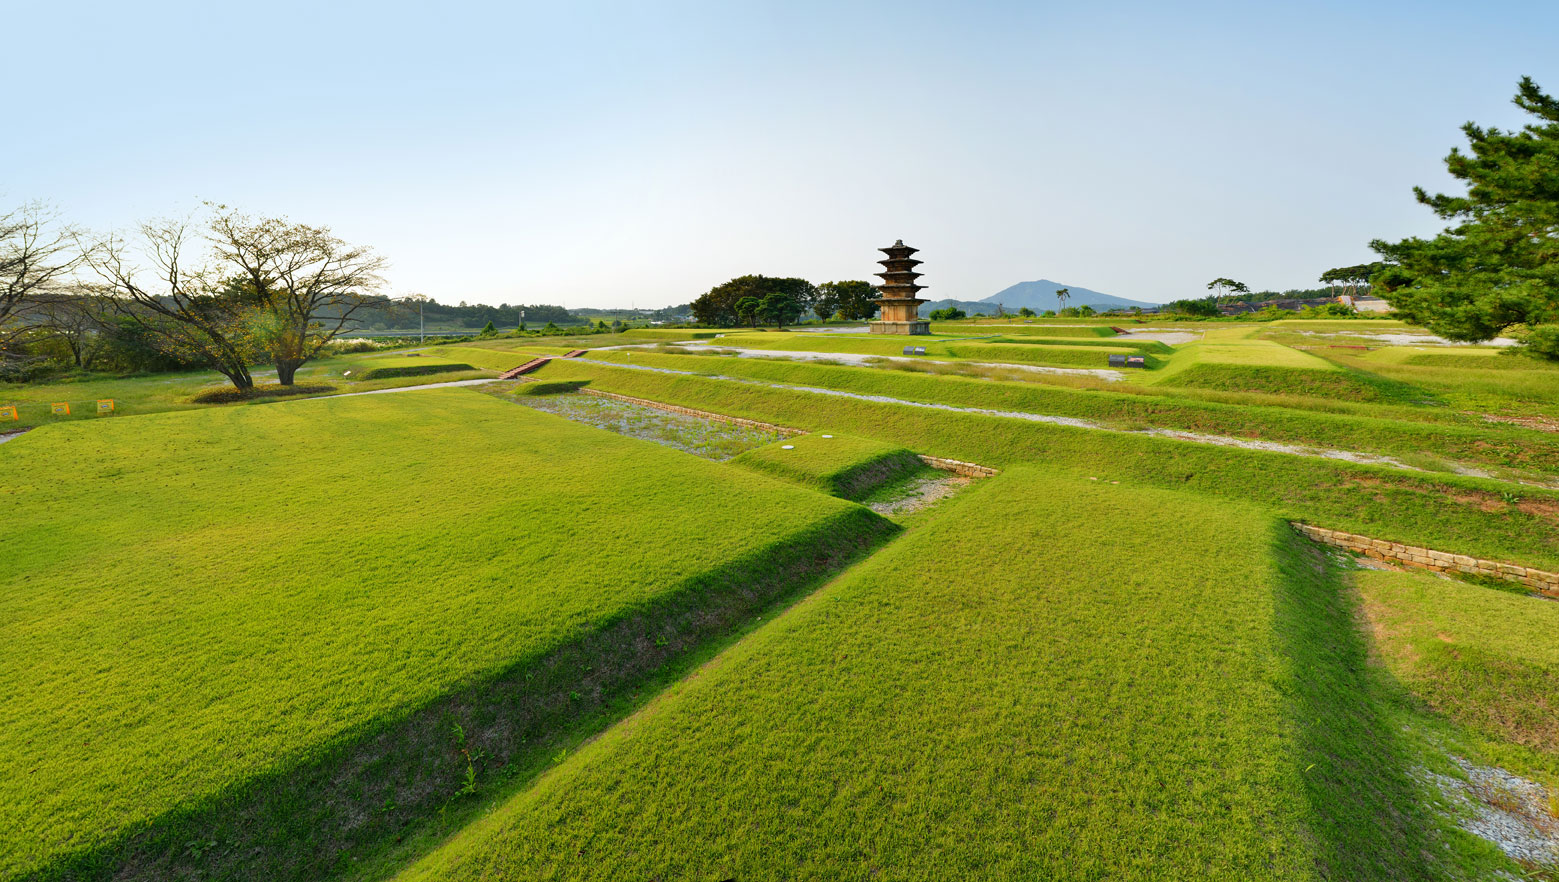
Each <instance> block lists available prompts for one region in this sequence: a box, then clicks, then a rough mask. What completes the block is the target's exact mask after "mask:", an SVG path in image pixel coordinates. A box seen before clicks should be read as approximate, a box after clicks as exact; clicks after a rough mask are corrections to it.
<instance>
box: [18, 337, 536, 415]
mask: <svg viewBox="0 0 1559 882" xmlns="http://www.w3.org/2000/svg"><path fill="white" fill-rule="evenodd" d="M402 359H404V360H405V362H406V363H407V364H410V363H414V362H418V360H417V359H415V358H405V356H403V355H399V354H389V355H383V354H373V355H347V356H337V357H334V358H324V359H319V360H316V361H311V362H309V363H308V364H305V365H304V366H303V367H302V368H301V369H299V370H298V374H297V378H296V379H297V382H298V384H299V385H304V384H307V385H315V384H324V385H327V386H331V387H333V388H334V390H335V392H336V393H344V392H367V391H371V390H374V389H393V388H395V387H397V386H415V385H419V384H423V383H443V382H449V381H454V380H475V379H483V378H487V377H492V376H493V374H492V371H491V370H479V369H469V370H461V371H457V372H454V373H440V374H439V375H438V376H436V377H433V378H431V379H425V378H423V377H420V376H400V377H389V378H377V379H364V377H363V376H362V374H363V372H364V371H365V369H366V368H367V367H370V366H372V365H374V364H380V365H386V364H393V363H397V362H399V361H401V360H402ZM430 360H437V359H430ZM463 360H464V359H463ZM472 363H473V364H475V362H472ZM505 367H514V365H512V364H511V365H506V366H505ZM347 371H351V372H352V373H351V375H347V374H346V372H347ZM255 380H256V382H258V383H262V384H264V383H275V382H276V374H275V371H269V370H264V369H260V368H256V373H255ZM231 388H232V384H231V383H230V382H228V380H227V378H225V377H223V376H222V375H221V374H218V373H216V372H215V371H184V372H178V373H168V374H143V375H137V376H129V377H122V376H115V375H112V374H98V373H87V374H79V375H72V376H66V377H60V378H57V379H53V380H49V381H47V382H42V383H28V384H13V383H0V405H5V404H15V405H17V406H18V407H19V416H20V417H21V420H20V421H19V422H15V423H13V422H11V421H10V420H5V421H0V431H4V430H5V429H9V428H13V427H28V426H47V425H55V424H58V423H67V422H77V421H81V420H91V421H96V420H104V419H116V418H119V417H125V416H133V415H136V414H148V413H162V412H165V411H171V410H207V409H210V408H211V407H212V406H213V405H204V404H196V403H195V402H194V401H192V400H191V399H193V398H194V397H195V396H196V395H198V394H200V393H202V392H210V391H212V390H221V389H231ZM99 399H113V400H114V412H113V413H112V414H106V415H100V414H98V412H97V408H96V405H97V401H98V400H99ZM274 401H275V399H269V400H265V399H262V400H260V401H256V402H251V403H245V404H241V405H239V406H244V407H248V406H258V405H266V404H271V403H274ZM55 402H65V403H68V404H69V405H70V415H69V416H55V415H54V414H53V412H52V410H51V405H53V404H54V403H55Z"/></svg>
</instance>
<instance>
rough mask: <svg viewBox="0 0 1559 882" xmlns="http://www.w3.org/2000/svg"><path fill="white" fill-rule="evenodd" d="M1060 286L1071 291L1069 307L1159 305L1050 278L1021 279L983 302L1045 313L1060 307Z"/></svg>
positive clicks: (1127, 307)
mask: <svg viewBox="0 0 1559 882" xmlns="http://www.w3.org/2000/svg"><path fill="white" fill-rule="evenodd" d="M1057 288H1066V289H1068V290H1069V291H1070V292H1071V296H1069V297H1067V299H1066V305H1067V306H1083V305H1087V306H1092V307H1093V308H1094V309H1117V308H1120V309H1130V308H1131V307H1133V306H1141V307H1143V308H1144V309H1146V308H1149V307H1154V306H1158V304H1157V303H1147V302H1145V301H1142V300H1127V299H1126V298H1125V297H1116V296H1115V295H1113V294H1103V293H1100V292H1098V291H1093V290H1090V289H1088V288H1080V287H1078V286H1076V285H1063V284H1061V283H1060V282H1052V281H1050V280H1049V279H1037V280H1035V281H1032V282H1019V283H1017V284H1016V285H1013V286H1012V287H1010V288H1003V289H1002V290H1000V291H998V292H996V293H995V294H992V295H991V296H989V297H987V298H985V299H984V300H982V301H980V302H981V303H985V304H990V305H992V306H994V305H995V304H998V303H999V304H1001V305H1002V306H1003V307H1005V308H1006V310H1007V311H1008V312H1016V311H1018V310H1019V309H1021V308H1023V307H1025V306H1027V307H1028V308H1029V309H1032V310H1034V311H1035V312H1044V311H1045V310H1047V309H1060V308H1061V304H1060V302H1059V301H1058V300H1056V289H1057ZM966 311H967V310H966Z"/></svg>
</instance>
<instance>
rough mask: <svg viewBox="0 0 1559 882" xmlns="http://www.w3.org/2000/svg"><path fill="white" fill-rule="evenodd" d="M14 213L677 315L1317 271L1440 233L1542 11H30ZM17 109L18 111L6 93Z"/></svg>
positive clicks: (1294, 6) (760, 7)
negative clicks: (746, 295)
mask: <svg viewBox="0 0 1559 882" xmlns="http://www.w3.org/2000/svg"><path fill="white" fill-rule="evenodd" d="M22 2H25V5H21V6H19V7H16V8H12V9H9V10H8V11H7V12H6V15H5V18H6V22H7V28H8V30H11V31H12V34H11V36H10V38H9V39H8V40H7V48H6V50H5V52H4V53H3V54H0V69H3V71H4V74H5V76H6V79H7V82H11V83H13V84H16V83H20V84H22V85H23V88H13V89H10V90H7V91H8V98H7V103H8V105H9V106H10V110H11V113H10V114H9V115H8V116H9V117H10V120H9V122H10V125H8V127H7V128H8V132H7V134H6V136H5V137H4V138H3V139H0V207H6V206H13V205H17V204H20V203H23V202H27V201H32V200H44V201H46V202H48V203H50V204H51V205H52V206H53V207H54V209H55V210H56V211H57V212H58V213H59V214H60V215H61V216H62V217H64V218H66V219H68V220H69V221H71V222H72V223H75V224H79V225H81V226H83V227H86V228H89V229H91V230H94V231H98V232H101V233H107V232H111V231H127V230H133V228H134V226H135V224H136V223H138V222H140V221H143V220H146V219H153V218H163V217H183V216H187V215H191V214H195V213H198V212H199V211H200V209H201V206H202V204H203V203H204V202H207V201H209V202H216V203H223V204H227V205H231V206H235V207H237V208H240V209H242V210H244V211H246V212H249V213H252V214H257V215H266V216H273V215H274V216H285V217H288V218H290V219H292V220H294V221H298V222H302V223H309V224H314V225H323V226H328V227H330V228H331V229H332V230H333V231H334V232H335V234H336V235H338V236H340V237H341V238H343V239H345V240H347V241H349V242H352V243H357V244H366V245H371V246H373V247H374V248H376V249H377V250H378V251H379V252H381V253H382V254H383V255H384V256H386V257H387V258H388V259H389V261H390V269H389V272H388V274H387V279H388V287H387V289H386V292H387V293H390V294H392V295H395V294H405V293H411V292H421V293H426V294H428V295H431V296H432V297H434V298H436V299H437V300H439V301H441V302H450V303H453V302H458V301H466V302H469V303H493V304H497V303H554V304H562V305H565V306H570V307H580V306H596V307H626V306H637V307H659V306H667V305H672V304H677V303H685V302H688V301H689V300H691V299H692V298H694V297H696V296H697V295H699V294H700V293H702V292H704V291H706V290H708V289H709V288H711V287H713V286H715V285H717V284H719V283H721V282H723V281H725V280H727V279H729V278H732V277H734V276H738V275H743V274H746V273H761V274H765V275H777V276H800V277H803V278H807V279H810V280H811V281H813V282H823V281H830V280H838V279H858V278H869V277H870V274H871V273H873V272H875V271H877V270H878V269H879V268H878V267H877V266H876V265H875V261H876V260H877V259H878V258H880V257H881V256H882V255H880V254H878V253H877V252H876V249H877V248H878V247H880V246H883V245H888V244H891V243H892V242H893V241H894V240H895V239H903V240H904V241H905V242H906V243H907V244H910V245H914V246H916V247H918V248H920V249H921V252H922V253H921V254H919V255H918V256H919V257H920V258H922V259H923V260H924V261H925V265H924V266H922V267H921V268H920V269H921V270H922V271H923V272H925V274H926V275H925V278H924V279H922V283H923V284H927V285H929V286H930V288H929V290H928V291H926V292H924V293H923V294H922V296H925V297H930V298H935V299H940V298H955V299H964V300H977V299H981V298H984V297H986V296H989V295H991V294H994V293H996V292H997V291H999V290H1001V289H1002V288H1005V287H1007V286H1008V285H1011V284H1014V283H1016V282H1020V281H1025V280H1030V279H1038V278H1049V279H1053V280H1056V281H1058V282H1062V283H1064V284H1068V285H1076V286H1079V287H1087V288H1092V289H1094V290H1098V291H1103V292H1106V293H1110V294H1114V295H1118V296H1121V297H1128V298H1133V299H1137V300H1145V301H1153V302H1163V301H1167V300H1172V299H1176V298H1180V297H1187V296H1198V295H1201V294H1205V293H1206V290H1205V288H1206V284H1207V282H1208V280H1210V279H1212V278H1215V277H1219V276H1225V277H1229V278H1233V279H1237V280H1240V281H1243V282H1245V283H1246V284H1247V285H1249V286H1250V287H1251V288H1252V289H1253V290H1282V289H1285V288H1308V287H1315V286H1317V284H1318V283H1317V281H1316V277H1317V276H1319V275H1320V273H1321V272H1322V271H1323V270H1325V269H1327V268H1329V267H1333V266H1340V265H1347V264H1353V263H1360V262H1364V261H1367V260H1370V259H1371V257H1372V254H1371V252H1370V250H1369V248H1368V242H1369V240H1371V239H1373V238H1387V239H1396V238H1402V237H1405V236H1409V235H1426V234H1432V233H1433V232H1435V231H1436V230H1437V229H1439V227H1440V224H1439V223H1438V222H1437V221H1436V219H1435V218H1434V216H1433V215H1432V214H1431V213H1430V212H1429V211H1428V209H1426V208H1423V207H1422V206H1419V205H1418V204H1416V203H1415V202H1414V199H1413V196H1412V188H1413V186H1414V185H1422V186H1425V187H1428V188H1430V189H1432V190H1450V189H1454V188H1455V186H1456V182H1454V181H1453V180H1452V179H1450V178H1449V177H1448V176H1447V175H1446V174H1445V172H1444V167H1443V162H1442V160H1443V157H1444V156H1445V154H1446V153H1447V152H1448V150H1449V148H1450V147H1452V146H1453V145H1456V144H1459V143H1463V138H1462V135H1461V133H1460V131H1459V127H1460V126H1461V125H1462V124H1463V123H1464V122H1467V121H1468V120H1475V121H1477V122H1479V123H1482V124H1490V125H1499V126H1502V127H1510V126H1518V125H1520V124H1521V123H1522V122H1523V121H1524V120H1523V115H1522V114H1521V113H1520V111H1518V110H1517V109H1516V108H1515V107H1513V106H1512V105H1511V104H1510V99H1511V97H1512V96H1513V95H1514V93H1515V88H1516V83H1517V80H1518V79H1519V78H1520V77H1521V76H1522V75H1523V74H1525V75H1530V76H1532V77H1534V78H1535V79H1536V80H1537V81H1538V84H1539V85H1540V86H1542V87H1543V88H1544V90H1545V91H1547V92H1550V93H1553V92H1556V91H1559V51H1556V50H1555V43H1554V35H1555V34H1556V33H1559V3H1554V2H1551V0H1550V2H1525V3H1515V2H1498V0H1493V2H1485V3H1480V4H1450V3H1441V2H1435V0H1424V2H1369V0H1355V2H1336V3H1327V2H1319V3H1303V4H1300V3H1250V2H1240V3H1196V2H1186V3H1175V4H1163V3H1108V2H1095V3H1082V2H1073V3H1066V4H1061V3H1044V2H1030V3H1016V2H969V0H965V2H948V3H918V2H899V3H851V2H816V3H814V2H785V3H746V2H740V0H732V2H712V3H678V2H662V3H630V2H622V3H595V2H588V0H586V2H567V3H536V4H533V3H525V2H503V3H476V2H444V3H439V4H432V3H427V4H401V3H395V2H372V3H368V2H363V3H331V2H324V0H315V2H310V3H293V2H289V0H280V2H274V3H266V4H259V5H256V4H231V3H212V2H209V0H203V2H199V3H164V2H155V0H152V2H137V3H122V2H113V3H109V2H71V0H53V2H47V3H46V2H41V0H19V3H22ZM18 105H19V106H18Z"/></svg>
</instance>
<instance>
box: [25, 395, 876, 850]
mask: <svg viewBox="0 0 1559 882" xmlns="http://www.w3.org/2000/svg"><path fill="white" fill-rule="evenodd" d="M61 500H69V501H70V504H68V505H62V504H61ZM0 506H3V508H4V510H5V512H6V515H7V516H6V517H5V518H4V519H0V548H4V549H5V568H4V570H3V574H0V877H5V878H13V877H16V876H18V875H22V876H32V875H38V876H41V877H43V878H55V877H59V878H66V877H69V878H82V877H89V878H100V877H101V878H107V877H113V878H172V877H175V876H180V877H182V876H184V875H185V874H187V873H189V872H192V871H194V870H195V869H198V870H199V872H200V873H202V874H214V875H216V876H221V877H222V878H252V879H279V878H317V877H318V876H319V875H320V874H321V873H322V872H323V869H324V868H325V867H329V866H339V865H344V864H345V863H347V862H349V861H355V860H357V858H358V857H359V856H361V855H364V854H372V853H373V852H374V849H375V848H378V847H379V846H380V845H382V843H383V842H384V841H386V840H388V839H389V838H393V837H397V836H403V835H406V834H407V833H408V832H414V831H415V830H416V829H417V825H418V824H419V823H423V822H425V821H426V820H427V819H428V818H431V817H436V816H439V811H440V806H447V804H448V803H449V802H450V801H452V800H454V799H455V798H456V796H457V795H458V794H460V793H461V792H462V790H463V788H464V787H465V785H466V783H467V782H466V772H467V770H468V769H469V770H470V771H471V773H472V774H473V776H474V778H473V780H474V782H475V784H477V785H483V784H485V782H487V781H489V780H492V779H494V778H495V776H496V777H502V776H503V775H505V774H509V773H511V772H512V771H513V770H514V768H516V767H518V766H523V765H524V764H525V763H526V762H529V761H531V760H527V759H526V757H527V756H528V754H526V751H527V750H535V749H546V748H547V745H548V744H549V743H550V742H551V740H552V736H553V735H554V734H555V733H557V732H559V731H562V730H565V729H567V728H568V727H570V726H572V725H574V724H575V723H576V722H577V721H578V720H579V719H581V718H583V717H585V716H588V715H589V714H591V713H596V712H597V711H598V710H599V707H600V706H601V705H602V703H603V702H604V701H606V700H608V699H610V698H611V697H612V696H613V695H615V694H616V693H617V692H619V691H621V690H622V689H623V688H631V687H633V684H635V683H641V682H643V678H644V677H645V676H647V675H648V674H649V673H651V672H652V671H653V670H654V669H656V668H658V667H659V666H661V665H663V664H664V663H665V662H666V661H667V660H668V659H669V658H671V657H673V654H674V653H675V652H677V651H680V650H683V649H686V648H688V647H689V646H692V645H696V644H697V643H698V641H700V640H703V639H706V638H708V637H709V634H710V629H712V628H713V629H716V630H718V628H721V627H728V626H729V625H730V623H731V622H740V621H743V620H744V616H746V615H750V614H751V611H752V610H753V609H754V608H760V607H761V605H762V604H763V603H765V602H768V601H769V600H771V599H772V598H774V597H775V596H777V595H778V594H780V593H783V592H784V591H786V590H793V589H794V588H795V586H796V585H797V584H799V582H802V581H805V580H806V579H808V578H813V577H815V576H816V575H817V574H818V573H819V572H825V571H827V570H828V569H829V568H830V567H833V566H837V565H838V563H839V561H840V560H842V559H843V558H846V557H848V556H850V555H852V554H854V553H856V552H857V551H858V550H859V549H860V548H862V547H863V546H864V545H868V544H870V543H871V542H873V541H875V539H876V538H877V537H879V536H881V535H883V534H884V533H885V531H887V530H891V529H892V528H891V527H890V526H889V525H887V523H886V522H885V521H883V520H882V519H880V518H878V517H877V516H876V515H873V514H872V513H871V512H869V511H868V510H866V509H864V508H861V507H859V506H856V505H854V504H851V503H847V502H844V501H841V500H837V499H833V498H829V497H827V496H824V495H822V494H819V493H815V492H812V491H808V490H805V489H802V488H799V487H795V486H792V485H788V484H785V483H783V482H780V481H777V480H774V479H771V478H768V477H764V476H762V475H759V474H756V473H754V472H752V471H749V470H746V469H741V468H736V467H732V466H727V465H721V464H717V463H711V462H708V461H705V460H702V459H699V458H696V457H692V456H687V455H684V454H682V453H679V452H677V451H674V450H670V449H668V448H665V447H661V446H658V445H655V444H652V443H649V442H643V441H636V440H632V439H627V438H623V437H621V436H618V435H615V434H612V433H609V432H605V431H601V430H598V429H594V428H591V427H587V426H582V425H579V424H576V423H571V422H568V421H566V420H562V419H559V418H557V417H553V416H550V415H547V414H542V413H538V412H536V411H533V410H530V409H527V408H522V407H519V406H516V405H514V404H511V403H508V402H505V401H502V400H500V399H497V398H495V397H492V396H487V395H481V394H478V393H475V392H472V391H469V390H430V391H422V392H411V393H405V394H400V395H380V396H366V397H357V398H326V399H317V400H312V401H295V402H286V403H278V404H271V405H266V406H263V407H227V408H214V409H210V410H207V411H203V412H197V413H167V414H156V415H148V416H138V417H126V418H117V419H112V420H102V421H98V422H94V423H85V422H77V423H72V424H65V425H55V426H48V427H45V428H43V429H40V430H38V431H35V432H32V433H30V434H28V435H25V436H22V437H21V438H20V439H17V440H14V441H11V442H9V443H7V444H5V445H4V447H3V448H0ZM84 513H90V515H84ZM457 726H458V727H459V728H458V729H457V728H456V727H457ZM462 751H466V752H465V753H462ZM225 874H231V875H225ZM202 877H203V878H204V877H205V876H204V875H203V876H202Z"/></svg>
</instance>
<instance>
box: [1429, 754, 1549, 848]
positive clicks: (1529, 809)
mask: <svg viewBox="0 0 1559 882" xmlns="http://www.w3.org/2000/svg"><path fill="white" fill-rule="evenodd" d="M1451 760H1452V761H1453V762H1455V763H1456V765H1457V767H1459V768H1460V769H1461V771H1462V773H1463V774H1464V775H1466V776H1467V778H1466V780H1462V779H1460V778H1453V777H1451V776H1449V775H1440V774H1436V773H1434V772H1429V771H1427V770H1426V771H1425V772H1424V773H1423V774H1424V775H1425V777H1427V778H1428V779H1429V780H1431V781H1433V782H1434V783H1435V784H1436V785H1437V786H1438V787H1439V788H1440V791H1441V792H1442V793H1444V794H1445V796H1446V798H1447V799H1450V800H1451V802H1452V803H1453V804H1455V805H1456V806H1457V807H1458V808H1459V809H1461V812H1460V813H1461V814H1462V817H1461V818H1460V819H1459V821H1460V825H1461V827H1462V829H1464V830H1466V831H1467V832H1469V833H1472V834H1475V835H1477V836H1481V837H1483V838H1484V839H1487V840H1488V841H1490V842H1492V843H1494V844H1495V845H1497V846H1499V849H1500V851H1503V852H1504V853H1505V854H1507V855H1509V856H1510V857H1512V858H1514V859H1516V860H1518V861H1524V862H1526V863H1528V864H1538V865H1541V866H1547V867H1559V818H1555V817H1554V816H1553V815H1552V814H1550V813H1549V808H1548V805H1549V801H1548V800H1549V797H1548V792H1547V790H1546V789H1545V788H1544V787H1543V785H1541V784H1538V783H1537V782H1535V781H1528V780H1527V779H1525V778H1522V777H1521V776H1519V775H1513V774H1511V773H1510V772H1507V771H1505V770H1504V769H1501V768H1498V767H1495V766H1479V765H1475V764H1474V763H1470V762H1468V761H1467V760H1464V759H1462V758H1461V757H1459V756H1453V757H1451Z"/></svg>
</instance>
